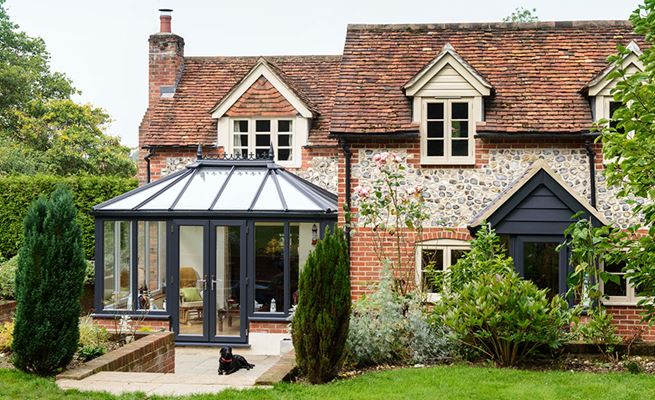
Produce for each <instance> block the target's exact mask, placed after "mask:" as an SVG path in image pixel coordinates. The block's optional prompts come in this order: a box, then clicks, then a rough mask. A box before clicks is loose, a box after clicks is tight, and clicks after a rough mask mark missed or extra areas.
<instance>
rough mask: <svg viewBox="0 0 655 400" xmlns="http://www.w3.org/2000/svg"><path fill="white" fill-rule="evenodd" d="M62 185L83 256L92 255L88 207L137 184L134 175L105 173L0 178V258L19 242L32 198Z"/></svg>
mask: <svg viewBox="0 0 655 400" xmlns="http://www.w3.org/2000/svg"><path fill="white" fill-rule="evenodd" d="M60 184H63V185H64V186H66V187H68V188H69V189H70V190H71V191H72V192H73V197H74V201H75V206H76V207H77V210H78V211H79V212H78V214H77V220H78V223H79V224H80V227H81V228H82V243H83V244H84V253H85V255H86V258H87V259H93V258H94V236H95V231H94V218H93V217H92V216H91V215H90V212H91V208H92V207H93V206H94V205H96V204H98V203H102V202H103V201H105V200H108V199H111V198H112V197H116V196H118V195H120V194H122V193H125V192H127V191H128V190H131V189H134V188H135V187H137V184H138V183H137V180H136V179H134V178H118V177H109V176H79V177H67V178H63V177H57V176H45V175H36V176H9V177H2V178H0V257H4V258H7V259H8V258H11V257H13V256H14V255H16V254H17V253H18V249H19V248H20V246H21V244H22V241H23V219H24V218H25V215H26V214H27V210H28V209H29V207H30V205H31V204H32V201H33V200H34V199H36V198H38V197H39V196H40V195H42V194H43V195H46V196H50V194H51V193H52V192H53V191H54V190H55V188H56V187H57V186H58V185H60Z"/></svg>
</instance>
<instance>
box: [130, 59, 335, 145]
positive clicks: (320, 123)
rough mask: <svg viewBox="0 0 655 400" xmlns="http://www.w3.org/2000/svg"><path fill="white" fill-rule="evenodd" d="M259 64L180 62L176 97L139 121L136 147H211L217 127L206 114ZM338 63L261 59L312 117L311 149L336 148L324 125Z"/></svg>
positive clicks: (252, 61) (251, 61)
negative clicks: (315, 147) (298, 98)
mask: <svg viewBox="0 0 655 400" xmlns="http://www.w3.org/2000/svg"><path fill="white" fill-rule="evenodd" d="M259 59H260V57H185V59H184V72H183V74H182V78H181V79H180V81H179V83H178V85H177V88H176V90H175V95H174V96H173V97H172V98H170V99H160V100H159V101H158V102H157V103H156V104H155V105H153V106H152V107H151V108H150V109H148V111H147V112H146V115H145V116H144V120H143V124H142V128H141V129H142V140H141V146H186V145H193V144H199V143H201V144H204V145H214V144H215V143H216V139H217V129H218V128H217V125H216V120H215V119H213V118H212V116H211V110H212V109H213V108H214V106H215V105H216V104H217V103H218V102H219V101H220V100H221V99H222V98H223V97H225V95H226V94H227V93H228V92H229V91H230V90H231V89H232V88H233V87H234V86H235V85H236V84H238V83H239V82H240V81H241V80H242V78H243V77H244V76H245V75H246V74H247V73H248V72H249V71H250V70H251V69H252V68H253V67H254V66H255V65H256V63H257V61H258V60H259ZM340 60H341V57H340V56H270V57H266V61H267V62H268V63H269V66H272V67H273V68H274V69H275V72H276V73H278V74H279V76H280V78H281V79H283V80H284V82H285V84H287V85H288V86H289V88H290V89H291V90H293V91H294V93H296V94H297V95H298V97H300V98H301V99H302V100H303V101H304V102H306V103H307V105H308V106H309V107H310V108H312V109H313V110H312V111H313V112H314V113H315V115H317V117H316V118H315V120H314V122H313V124H312V128H311V130H310V132H309V143H310V144H311V145H334V144H335V143H336V142H335V140H334V139H331V138H328V126H329V121H330V116H331V114H332V113H331V111H332V106H333V102H334V93H335V90H336V78H337V73H338V68H339V63H340ZM258 89H259V90H262V89H265V88H264V87H263V86H262V87H259V88H258ZM251 94H252V92H251ZM260 94H262V93H261V92H260ZM268 94H269V95H271V96H272V93H268ZM251 100H252V98H251ZM260 100H261V97H260ZM269 100H271V101H274V100H272V98H271V99H269ZM281 104H282V105H283V103H281Z"/></svg>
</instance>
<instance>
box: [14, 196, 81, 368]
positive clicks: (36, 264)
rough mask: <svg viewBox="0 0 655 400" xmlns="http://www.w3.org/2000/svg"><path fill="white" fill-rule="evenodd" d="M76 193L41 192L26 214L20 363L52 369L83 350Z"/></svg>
mask: <svg viewBox="0 0 655 400" xmlns="http://www.w3.org/2000/svg"><path fill="white" fill-rule="evenodd" d="M76 213H77V211H76V209H75V206H74V205H73V198H72V195H71V193H70V192H69V191H68V190H67V189H65V188H59V189H57V190H55V192H54V193H53V194H52V196H51V198H50V199H46V198H45V197H43V196H42V197H39V198H38V199H37V200H36V201H34V203H33V204H32V207H30V209H29V211H28V213H27V216H26V217H25V240H24V243H23V246H22V247H21V250H20V258H19V260H18V271H17V273H16V300H17V301H16V302H17V307H16V325H15V329H14V341H13V345H12V346H13V351H14V363H15V365H16V367H18V368H19V369H21V370H24V371H30V372H35V373H37V374H39V375H48V374H51V373H53V372H55V371H57V370H58V369H60V368H63V367H65V366H66V365H67V364H68V363H69V362H70V361H71V359H72V358H73V355H74V354H75V351H76V350H77V344H78V339H79V335H80V331H79V315H80V310H81V305H80V297H81V295H82V285H83V280H84V269H85V265H84V252H83V251H82V242H81V230H80V227H79V225H78V223H77V220H76V218H75V217H76Z"/></svg>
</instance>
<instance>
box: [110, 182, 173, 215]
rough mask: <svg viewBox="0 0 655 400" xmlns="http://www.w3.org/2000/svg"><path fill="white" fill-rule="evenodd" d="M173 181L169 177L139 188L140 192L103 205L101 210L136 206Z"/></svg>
mask: <svg viewBox="0 0 655 400" xmlns="http://www.w3.org/2000/svg"><path fill="white" fill-rule="evenodd" d="M174 181H175V178H173V179H169V180H168V181H167V182H161V183H155V184H154V185H153V186H151V187H149V188H147V189H144V190H141V191H140V192H137V193H134V194H132V195H130V196H128V197H126V198H124V199H122V200H119V201H117V202H115V203H112V204H109V205H107V206H105V207H102V209H103V210H125V209H130V208H134V207H136V206H138V205H139V204H141V203H142V202H144V201H145V200H146V199H147V198H148V197H150V196H152V195H154V194H155V193H157V192H158V191H160V190H164V188H166V187H168V186H169V185H170V184H171V183H173V182H174Z"/></svg>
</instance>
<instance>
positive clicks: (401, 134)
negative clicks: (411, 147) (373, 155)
mask: <svg viewBox="0 0 655 400" xmlns="http://www.w3.org/2000/svg"><path fill="white" fill-rule="evenodd" d="M328 137H332V138H336V139H342V138H344V139H345V138H350V139H371V138H385V139H395V138H417V137H419V132H418V131H390V132H371V133H350V132H330V134H329V135H328Z"/></svg>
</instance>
